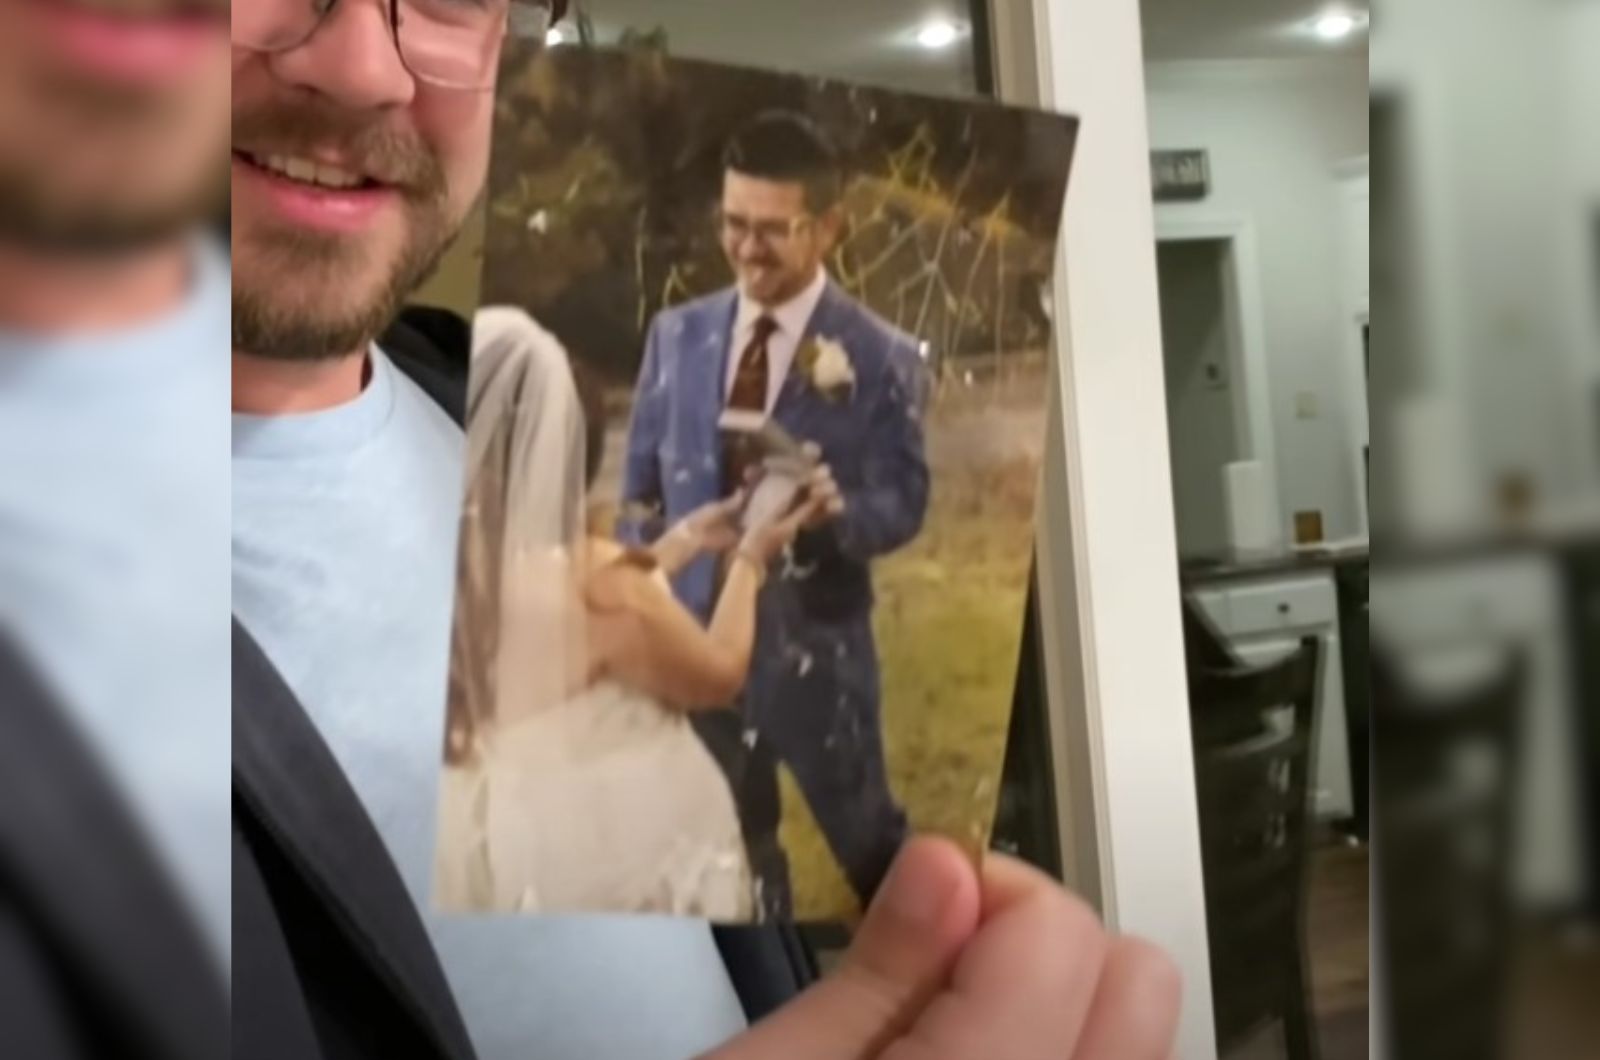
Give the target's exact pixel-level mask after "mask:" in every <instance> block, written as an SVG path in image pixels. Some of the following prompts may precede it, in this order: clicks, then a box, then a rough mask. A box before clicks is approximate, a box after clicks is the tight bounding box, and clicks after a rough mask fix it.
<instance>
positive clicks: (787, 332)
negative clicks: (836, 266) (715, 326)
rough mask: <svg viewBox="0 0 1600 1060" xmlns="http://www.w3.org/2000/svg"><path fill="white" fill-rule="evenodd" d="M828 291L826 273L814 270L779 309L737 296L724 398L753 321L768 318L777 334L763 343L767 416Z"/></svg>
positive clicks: (730, 388)
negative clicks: (765, 365) (764, 344)
mask: <svg viewBox="0 0 1600 1060" xmlns="http://www.w3.org/2000/svg"><path fill="white" fill-rule="evenodd" d="M827 289H828V270H827V269H820V268H819V269H818V270H817V275H816V277H815V278H814V279H812V281H811V282H810V283H809V284H807V285H806V289H805V290H803V291H801V292H800V293H799V294H797V295H795V296H794V297H793V298H791V299H789V300H788V301H787V302H785V303H783V304H782V305H780V306H776V307H773V308H771V309H769V308H767V307H766V306H763V305H761V304H759V303H757V302H755V301H753V300H751V299H750V298H749V297H747V296H746V295H745V293H744V291H742V290H741V291H740V292H739V311H738V312H737V313H735V314H734V317H733V342H732V343H731V344H730V345H729V346H728V370H727V375H726V376H725V377H724V379H723V388H722V393H723V396H724V397H727V395H729V394H731V393H733V381H734V378H735V377H736V376H737V375H738V374H739V357H740V356H741V355H742V354H743V353H744V351H745V349H746V348H747V347H748V346H749V345H750V340H751V339H752V338H754V337H755V332H756V321H758V320H760V319H761V318H762V316H763V315H765V316H768V317H771V318H772V320H773V322H774V323H776V324H777V325H778V330H776V331H774V332H773V333H772V337H771V338H769V339H768V340H767V412H768V413H769V414H770V413H771V412H772V407H773V406H774V405H776V404H777V403H778V394H779V393H780V392H781V391H782V390H783V383H784V380H785V379H787V378H789V366H790V365H792V364H793V363H794V355H795V353H796V352H798V351H799V349H800V339H801V338H802V337H803V336H804V335H805V333H806V327H807V326H808V325H809V324H810V323H811V315H812V314H813V313H815V312H816V311H817V303H819V302H821V301H822V292H823V291H825V290H827Z"/></svg>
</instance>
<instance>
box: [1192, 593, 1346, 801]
mask: <svg viewBox="0 0 1600 1060" xmlns="http://www.w3.org/2000/svg"><path fill="white" fill-rule="evenodd" d="M1193 600H1194V602H1195V605H1196V606H1197V607H1199V608H1200V610H1201V611H1202V612H1204V613H1205V615H1206V617H1207V618H1209V619H1210V620H1211V621H1212V623H1213V624H1214V625H1215V626H1216V627H1217V631H1218V632H1219V633H1221V634H1222V635H1223V636H1224V637H1225V638H1226V639H1227V641H1228V647H1229V648H1230V649H1231V650H1232V651H1233V653H1234V654H1235V655H1237V656H1238V657H1239V660H1240V661H1241V662H1244V663H1246V664H1248V665H1251V666H1261V665H1265V664H1267V663H1270V662H1274V661H1275V660H1277V659H1280V658H1282V657H1283V656H1285V655H1287V654H1289V653H1290V652H1292V651H1294V650H1295V649H1296V648H1298V647H1299V646H1300V639H1301V638H1302V637H1307V636H1313V637H1316V638H1317V639H1318V640H1319V641H1321V643H1322V660H1321V662H1320V664H1319V668H1320V671H1321V676H1320V678H1319V681H1320V684H1319V688H1318V693H1319V699H1318V703H1317V708H1318V711H1319V719H1318V722H1317V759H1316V770H1315V773H1314V774H1313V777H1312V788H1313V792H1314V800H1315V801H1314V805H1315V811H1316V815H1317V816H1318V817H1319V818H1322V819H1325V820H1338V819H1341V818H1346V817H1350V816H1351V815H1352V814H1353V813H1354V800H1353V798H1352V793H1351V788H1350V737H1349V730H1348V729H1347V727H1346V725H1345V709H1344V668H1343V666H1342V656H1341V653H1340V644H1339V598H1338V594H1337V593H1336V591H1335V589H1334V584H1333V575H1332V574H1329V573H1317V574H1293V575H1279V576H1273V577H1270V578H1262V579H1253V580H1244V581H1237V582H1229V583H1227V584H1225V585H1219V586H1215V587H1212V588H1207V589H1201V590H1198V591H1197V592H1195V593H1194V595H1193ZM1199 709H1204V708H1203V706H1202V707H1200V708H1199Z"/></svg>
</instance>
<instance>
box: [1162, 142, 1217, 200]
mask: <svg viewBox="0 0 1600 1060" xmlns="http://www.w3.org/2000/svg"><path fill="white" fill-rule="evenodd" d="M1150 185H1151V187H1152V189H1153V190H1154V191H1155V197H1156V202H1193V201H1194V200H1195V199H1203V198H1205V197H1206V193H1207V192H1209V191H1210V190H1211V162H1210V159H1209V158H1208V157H1207V155H1206V152H1205V151H1203V150H1193V151H1151V152H1150Z"/></svg>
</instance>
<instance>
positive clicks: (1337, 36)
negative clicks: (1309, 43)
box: [1311, 11, 1357, 40]
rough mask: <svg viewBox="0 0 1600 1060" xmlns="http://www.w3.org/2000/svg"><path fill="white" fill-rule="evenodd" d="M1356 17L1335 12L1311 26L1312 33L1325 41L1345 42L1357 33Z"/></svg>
mask: <svg viewBox="0 0 1600 1060" xmlns="http://www.w3.org/2000/svg"><path fill="white" fill-rule="evenodd" d="M1356 25H1357V23H1356V17H1355V16H1354V15H1347V14H1345V13H1344V12H1342V11H1333V12H1330V13H1328V14H1326V15H1323V16H1321V17H1320V18H1318V19H1317V20H1316V21H1315V22H1313V23H1312V24H1311V32H1313V33H1315V34H1316V35H1317V36H1319V37H1321V38H1322V39H1323V40H1344V39H1345V38H1346V37H1348V36H1350V34H1352V33H1354V32H1355V29H1356Z"/></svg>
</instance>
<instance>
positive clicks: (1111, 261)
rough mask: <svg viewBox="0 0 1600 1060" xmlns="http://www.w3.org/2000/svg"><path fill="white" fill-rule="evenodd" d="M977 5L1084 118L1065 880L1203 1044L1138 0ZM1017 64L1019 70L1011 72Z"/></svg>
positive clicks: (1052, 515) (1070, 242)
mask: <svg viewBox="0 0 1600 1060" xmlns="http://www.w3.org/2000/svg"><path fill="white" fill-rule="evenodd" d="M991 9H992V10H993V11H994V12H995V13H996V17H995V28H996V45H997V52H998V55H999V60H1000V61H999V72H1000V82H1001V85H1002V89H1003V91H1005V92H1006V93H1007V94H1008V95H1009V96H1010V98H1012V99H1015V100H1019V101H1022V102H1036V101H1041V100H1042V101H1043V102H1044V103H1045V105H1046V106H1049V107H1051V108H1052V109H1057V110H1064V111H1071V112H1073V113H1076V114H1078V115H1079V116H1080V117H1081V118H1082V119H1083V125H1082V128H1081V129H1080V132H1079V138H1078V145H1077V151H1076V158H1075V161H1074V164H1073V174H1072V180H1071V184H1070V187H1069V190H1068V194H1067V203H1066V217H1065V221H1064V228H1063V238H1062V244H1063V246H1062V251H1061V256H1060V259H1059V262H1058V269H1057V282H1056V289H1055V303H1054V310H1055V312H1054V319H1055V320H1056V322H1057V325H1058V327H1057V356H1056V358H1055V367H1056V373H1055V374H1056V380H1055V382H1056V386H1054V387H1053V388H1052V393H1051V404H1052V409H1053V412H1052V416H1051V424H1050V436H1049V438H1048V439H1047V449H1046V456H1045V486H1044V492H1043V497H1042V502H1041V505H1040V540H1039V578H1040V604H1041V606H1040V616H1041V625H1042V633H1043V641H1044V652H1043V655H1044V670H1045V682H1046V690H1047V695H1048V699H1049V703H1050V723H1051V726H1050V727H1051V742H1052V752H1053V754H1052V758H1053V761H1054V763H1055V769H1056V781H1057V784H1056V790H1057V791H1058V792H1060V793H1061V794H1060V800H1061V805H1060V806H1059V807H1058V817H1059V819H1060V821H1061V827H1062V849H1063V852H1064V855H1065V861H1066V873H1067V881H1068V883H1069V884H1070V885H1071V886H1073V887H1074V888H1075V889H1077V890H1078V891H1079V892H1081V893H1083V894H1084V895H1086V896H1087V897H1089V898H1090V900H1092V901H1094V902H1096V904H1097V905H1098V907H1099V909H1100V911H1101V913H1102V915H1103V916H1104V917H1105V919H1106V921H1107V922H1108V923H1109V924H1110V925H1111V926H1112V927H1114V928H1116V929H1118V930H1120V931H1125V932H1131V933H1134V934H1138V935H1141V936H1143V937H1145V938H1148V939H1150V940H1152V941H1153V942H1155V943H1156V944H1158V945H1159V946H1161V947H1162V948H1163V949H1164V950H1166V951H1167V953H1169V954H1170V955H1171V956H1172V958H1173V959H1174V960H1175V961H1176V962H1177V964H1178V966H1179V967H1180V968H1181V969H1182V971H1183V975H1184V981H1185V985H1184V1005H1183V1013H1182V1019H1181V1023H1180V1027H1179V1039H1178V1044H1177V1048H1176V1050H1175V1053H1174V1055H1175V1056H1177V1057H1180V1058H1182V1060H1215V1057H1216V1044H1215V1037H1214V1031H1213V1023H1212V1016H1211V975H1210V956H1209V950H1208V947H1207V939H1206V921H1205V890H1204V878H1203V875H1202V870H1201V861H1200V834H1199V818H1198V813H1197V810H1196V798H1195V787H1194V758H1193V752H1192V749H1191V745H1190V732H1189V699H1188V686H1187V678H1186V675H1185V672H1184V653H1183V635H1182V626H1181V622H1180V620H1179V584H1178V564H1177V555H1178V543H1177V532H1176V527H1175V524H1174V518H1173V500H1172V481H1171V469H1170V458H1169V453H1168V449H1167V408H1166V394H1165V391H1166V384H1165V366H1164V364H1163V360H1162V352H1161V325H1160V307H1159V303H1158V300H1157V294H1156V262H1155V240H1156V231H1155V218H1154V204H1153V201H1152V196H1151V190H1150V164H1149V159H1150V154H1149V152H1150V139H1149V131H1148V127H1147V122H1146V113H1145V84H1144V69H1143V45H1142V39H1141V31H1140V24H1139V5H1138V3H1137V2H1132V0H1126V2H1119V3H1112V2H1109V0H1030V2H1028V3H1013V2H1011V0H991ZM1008 54H1009V56H1010V57H1011V60H1015V58H1016V57H1017V56H1024V55H1026V56H1028V57H1030V58H1031V59H1032V60H1033V62H1032V63H1028V62H1013V61H1010V60H1008ZM1029 67H1032V68H1033V69H1036V70H1037V80H1036V82H1035V83H1034V84H1031V85H1030V84H1028V83H1027V82H1026V80H1025V79H1021V78H1019V77H1018V71H1020V70H1028V69H1029ZM1008 68H1009V69H1008Z"/></svg>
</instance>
